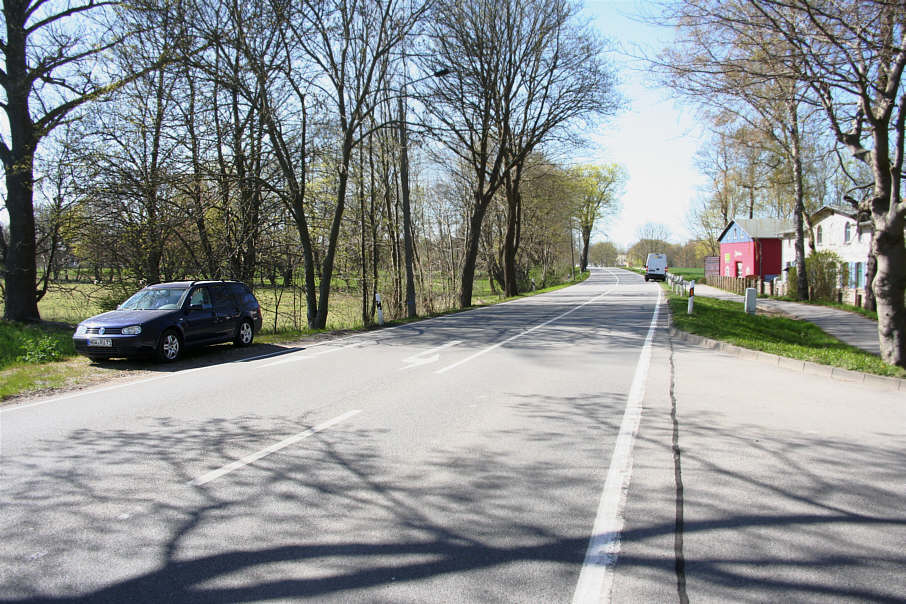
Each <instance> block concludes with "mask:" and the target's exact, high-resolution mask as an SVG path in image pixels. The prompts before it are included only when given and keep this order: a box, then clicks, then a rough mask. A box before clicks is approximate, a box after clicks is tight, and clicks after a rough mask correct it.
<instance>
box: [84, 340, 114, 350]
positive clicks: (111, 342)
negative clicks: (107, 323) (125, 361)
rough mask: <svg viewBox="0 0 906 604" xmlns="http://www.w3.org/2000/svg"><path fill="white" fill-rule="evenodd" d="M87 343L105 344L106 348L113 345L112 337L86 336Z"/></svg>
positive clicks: (94, 344) (93, 344) (91, 344)
mask: <svg viewBox="0 0 906 604" xmlns="http://www.w3.org/2000/svg"><path fill="white" fill-rule="evenodd" d="M88 345H89V346H106V347H107V348H110V347H111V346H113V339H112V338H88Z"/></svg>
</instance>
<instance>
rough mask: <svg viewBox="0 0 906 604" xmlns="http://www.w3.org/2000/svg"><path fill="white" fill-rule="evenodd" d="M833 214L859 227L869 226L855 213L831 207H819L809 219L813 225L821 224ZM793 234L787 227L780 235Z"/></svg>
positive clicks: (868, 222) (793, 231)
mask: <svg viewBox="0 0 906 604" xmlns="http://www.w3.org/2000/svg"><path fill="white" fill-rule="evenodd" d="M834 214H840V215H841V216H846V217H847V218H850V219H852V220H855V221H856V222H857V223H858V224H859V225H868V224H871V221H870V220H862V221H859V219H858V217H857V215H856V212H854V211H852V210H851V209H848V208H840V207H833V206H821V207H820V208H818V209H817V210H815V211H814V212H812V214H811V215H810V216H809V219H810V220H811V221H812V223H813V224H814V223H818V222H821V221H822V220H824V219H825V218H827V217H829V216H833V215H834ZM803 227H804V225H803ZM794 234H795V229H793V228H792V227H788V228H787V229H786V230H785V231H783V232H782V233H781V235H784V236H787V237H788V236H790V235H794Z"/></svg>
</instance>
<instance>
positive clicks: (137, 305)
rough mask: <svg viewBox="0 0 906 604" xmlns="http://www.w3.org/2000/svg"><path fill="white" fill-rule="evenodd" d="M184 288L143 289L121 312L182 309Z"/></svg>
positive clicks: (124, 305)
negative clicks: (181, 302)
mask: <svg viewBox="0 0 906 604" xmlns="http://www.w3.org/2000/svg"><path fill="white" fill-rule="evenodd" d="M185 293H186V288H184V287H155V288H147V289H143V290H141V291H140V292H138V293H136V294H135V295H133V296H132V297H131V298H129V299H128V300H126V301H125V302H123V303H122V305H121V306H120V310H173V309H176V308H179V307H180V301H181V300H182V296H183V294H185Z"/></svg>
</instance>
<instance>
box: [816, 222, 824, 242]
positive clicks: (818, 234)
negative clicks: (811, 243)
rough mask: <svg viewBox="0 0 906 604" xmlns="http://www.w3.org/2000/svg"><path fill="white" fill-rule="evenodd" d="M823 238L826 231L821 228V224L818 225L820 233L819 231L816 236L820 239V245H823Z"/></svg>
mask: <svg viewBox="0 0 906 604" xmlns="http://www.w3.org/2000/svg"><path fill="white" fill-rule="evenodd" d="M823 238H824V233H822V229H821V227H820V226H819V227H818V233H817V236H816V239H817V240H818V245H821V240H822V239H823Z"/></svg>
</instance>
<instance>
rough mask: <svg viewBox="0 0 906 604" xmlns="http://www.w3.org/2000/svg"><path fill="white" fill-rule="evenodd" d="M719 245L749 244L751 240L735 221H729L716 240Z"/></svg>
mask: <svg viewBox="0 0 906 604" xmlns="http://www.w3.org/2000/svg"><path fill="white" fill-rule="evenodd" d="M717 241H718V242H720V243H750V242H751V241H752V238H751V237H750V236H749V233H747V232H746V230H745V229H744V228H742V225H740V224H739V223H738V222H736V221H735V220H731V221H730V224H728V225H727V228H725V229H724V232H723V233H721V234H720V237H718V238H717Z"/></svg>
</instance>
